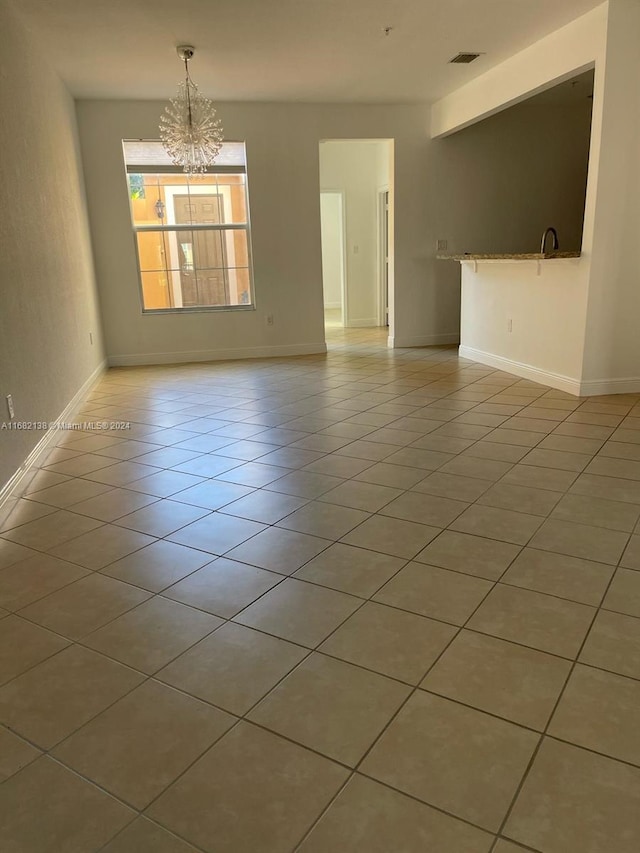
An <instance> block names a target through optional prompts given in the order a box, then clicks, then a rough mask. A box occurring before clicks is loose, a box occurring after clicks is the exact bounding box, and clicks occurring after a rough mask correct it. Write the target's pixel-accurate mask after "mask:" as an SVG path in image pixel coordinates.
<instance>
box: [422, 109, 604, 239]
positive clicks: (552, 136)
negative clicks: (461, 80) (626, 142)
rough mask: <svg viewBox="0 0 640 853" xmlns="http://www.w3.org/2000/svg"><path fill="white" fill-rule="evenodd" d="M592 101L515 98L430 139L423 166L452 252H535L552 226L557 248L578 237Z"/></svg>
mask: <svg viewBox="0 0 640 853" xmlns="http://www.w3.org/2000/svg"><path fill="white" fill-rule="evenodd" d="M590 131H591V101H589V100H587V99H586V98H585V99H584V102H579V103H576V104H563V105H553V104H551V105H544V106H543V105H540V106H533V105H531V106H529V105H528V104H526V103H524V104H520V105H518V106H515V107H512V108H511V109H509V110H505V111H504V112H502V113H500V114H498V115H496V116H493V117H491V118H488V119H485V120H484V121H482V122H480V123H478V124H476V125H474V126H473V127H469V128H467V129H466V130H462V131H460V132H459V133H455V134H453V135H452V136H449V137H447V138H446V139H438V140H434V142H433V148H432V154H433V156H432V159H431V162H430V167H429V173H430V175H431V182H430V186H431V193H432V195H433V196H434V198H435V211H434V212H435V215H436V218H437V221H438V227H439V228H440V237H441V238H442V239H446V240H447V241H448V249H447V251H448V252H449V253H451V254H462V253H464V252H488V253H493V252H537V251H538V249H539V246H540V238H541V236H542V233H543V232H544V230H545V228H546V227H547V226H549V225H553V226H554V227H555V228H556V229H557V231H558V235H559V238H560V248H561V249H562V250H564V251H579V250H580V247H581V244H582V225H583V220H584V206H585V193H586V189H587V171H588V163H589V139H590Z"/></svg>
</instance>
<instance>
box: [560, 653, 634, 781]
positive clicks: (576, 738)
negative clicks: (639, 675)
mask: <svg viewBox="0 0 640 853" xmlns="http://www.w3.org/2000/svg"><path fill="white" fill-rule="evenodd" d="M639 704H640V682H638V681H636V680H635V679H632V678H625V677H624V676H622V675H615V674H614V673H611V672H603V671H602V670H600V669H593V668H592V667H590V666H582V665H581V664H578V665H577V666H576V668H575V669H574V670H573V672H572V674H571V678H570V679H569V683H568V684H567V687H566V689H565V691H564V693H563V694H562V699H561V700H560V704H559V705H558V707H557V709H556V711H555V713H554V715H553V719H552V720H551V723H550V725H549V734H550V735H552V736H555V737H558V738H561V739H562V740H567V741H570V742H571V743H574V744H577V745H578V746H584V747H586V748H587V749H592V750H594V752H600V753H603V754H604V755H608V756H610V757H611V758H618V759H622V760H624V761H628V762H631V763H632V764H640V731H639V730H638V724H637V723H638V705H639Z"/></svg>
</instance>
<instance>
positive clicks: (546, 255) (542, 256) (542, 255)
mask: <svg viewBox="0 0 640 853" xmlns="http://www.w3.org/2000/svg"><path fill="white" fill-rule="evenodd" d="M580 254H581V253H580V252H525V253H511V254H509V253H504V254H495V255H490V254H483V253H479V254H471V253H469V252H465V254H464V255H437V258H438V260H439V261H552V260H555V259H556V258H558V259H559V258H579V257H580Z"/></svg>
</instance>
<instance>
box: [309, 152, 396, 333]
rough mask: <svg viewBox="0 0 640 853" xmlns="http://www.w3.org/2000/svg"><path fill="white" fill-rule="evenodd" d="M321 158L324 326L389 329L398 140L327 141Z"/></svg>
mask: <svg viewBox="0 0 640 853" xmlns="http://www.w3.org/2000/svg"><path fill="white" fill-rule="evenodd" d="M319 159H320V188H319V189H320V211H321V217H320V219H321V221H320V225H321V240H322V281H323V303H324V314H325V328H327V329H330V328H335V327H336V326H343V327H344V328H351V329H356V328H375V327H383V328H386V327H387V325H388V324H389V323H390V319H389V318H391V321H392V319H393V306H392V301H393V165H392V164H393V140H391V139H327V140H324V141H322V142H321V143H320V158H319ZM383 193H384V196H383V195H382V194H383Z"/></svg>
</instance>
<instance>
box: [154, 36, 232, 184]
mask: <svg viewBox="0 0 640 853" xmlns="http://www.w3.org/2000/svg"><path fill="white" fill-rule="evenodd" d="M177 51H178V56H179V57H180V59H181V60H182V61H183V62H184V68H185V79H184V83H180V85H179V86H178V94H177V95H176V97H175V98H171V100H170V102H169V104H168V106H167V107H165V111H164V114H163V115H162V116H160V139H161V140H162V144H163V146H164V148H165V151H166V152H167V154H168V155H169V157H171V160H172V161H173V163H174V165H176V166H182V168H183V170H184V172H185V173H186V174H187V175H200V174H202V173H203V172H206V171H207V168H208V167H209V166H211V164H212V163H213V161H214V160H215V158H216V156H217V154H218V152H219V151H220V148H221V147H222V141H223V136H222V127H221V126H220V119H219V118H216V111H215V108H214V106H213V102H212V101H210V100H209V98H205V97H204V96H203V95H201V94H200V92H199V90H198V87H197V86H196V84H195V83H194V82H193V80H192V79H191V75H190V74H189V60H190V59H191V58H192V57H193V54H194V49H193V47H191V46H190V45H180V46H179V47H178V48H177Z"/></svg>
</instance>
